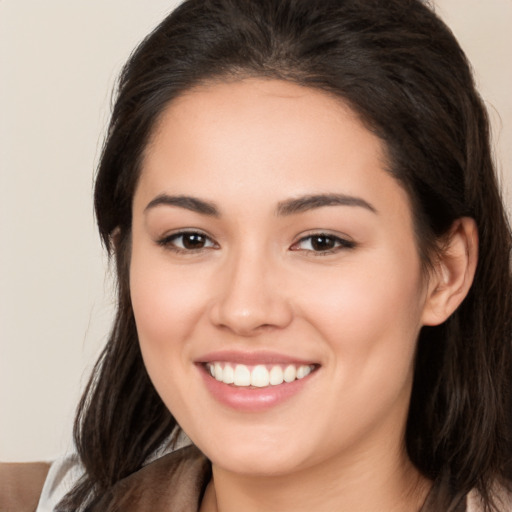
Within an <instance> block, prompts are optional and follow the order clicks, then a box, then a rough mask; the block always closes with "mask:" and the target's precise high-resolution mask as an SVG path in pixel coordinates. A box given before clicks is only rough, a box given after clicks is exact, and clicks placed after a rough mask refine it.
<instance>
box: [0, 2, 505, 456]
mask: <svg viewBox="0 0 512 512" xmlns="http://www.w3.org/2000/svg"><path fill="white" fill-rule="evenodd" d="M176 3H177V2H176V1H171V0H151V1H148V0H108V1H106V0H44V1H43V0H39V1H38V0H0V459H2V460H20V461H21V460H34V459H51V458H53V457H55V456H57V455H59V454H61V453H62V452H64V451H65V450H68V449H71V448H72V443H71V425H72V419H73V414H74V409H75V406H76V403H77V400H78V398H79V395H80V389H81V388H82V386H83V385H84V383H85V381H86V378H87V375H88V373H89V371H90V369H91V366H92V364H93V362H94V360H95V357H96V356H97V354H98V352H99V350H100V347H101V346H102V344H103V343H104V341H105V338H106V334H107V333H108V330H109V325H110V318H111V313H112V284H111V281H110V279H109V277H108V272H106V269H107V262H106V259H105V257H104V256H103V253H102V250H101V247H100V244H99V241H98V237H97V235H96V232H95V227H94V219H93V215H92V201H91V194H92V186H93V184H92V175H93V170H94V167H95V164H96V162H97V158H98V155H99V151H100V147H101V140H102V133H103V131H104V128H105V126H106V123H107V120H108V113H109V108H110V90H111V89H112V86H113V83H114V80H115V77H116V75H117V73H118V71H119V69H120V66H121V64H122V63H123V62H124V60H125V59H126V58H127V57H128V55H129V53H130V51H131V50H132V48H133V47H134V46H135V44H136V43H137V42H138V41H139V40H140V39H141V38H142V37H143V36H144V35H145V34H146V33H147V32H148V31H149V30H150V29H151V28H152V27H153V26H154V25H155V24H156V23H157V22H158V21H159V20H160V19H161V18H162V17H163V16H164V15H165V13H167V12H168V11H169V10H171V9H172V7H173V5H175V4H176ZM436 5H437V10H438V12H439V13H440V14H441V16H442V17H443V18H444V19H445V20H446V21H447V22H448V24H449V25H450V26H451V27H452V28H453V30H454V32H455V34H456V35H457V37H458V38H459V40H460V42H461V44H462V46H463V48H464V49H465V50H466V52H467V54H468V56H469V58H470V60H471V61H472V62H473V64H474V67H475V72H476V75H477V80H478V83H479V85H480V90H481V92H482V95H483V97H484V98H485V99H486V101H487V103H488V106H489V109H490V111H491V115H492V119H493V123H494V138H495V143H496V144H495V145H496V148H497V149H496V158H497V161H498V165H499V169H500V172H501V173H502V176H503V182H504V186H505V187H506V188H507V198H508V199H507V201H508V204H509V205H512V193H511V191H512V94H511V91H512V66H511V64H510V62H511V53H512V51H511V50H512V0H485V1H482V0H438V1H437V2H436ZM498 112H499V114H498Z"/></svg>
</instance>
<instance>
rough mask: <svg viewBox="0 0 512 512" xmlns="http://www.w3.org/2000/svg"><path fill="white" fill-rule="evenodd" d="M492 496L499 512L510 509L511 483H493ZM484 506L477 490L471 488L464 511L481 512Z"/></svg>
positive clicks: (511, 501)
mask: <svg viewBox="0 0 512 512" xmlns="http://www.w3.org/2000/svg"><path fill="white" fill-rule="evenodd" d="M492 498H493V500H494V503H495V505H496V507H497V509H496V510H497V511H499V512H510V511H512V483H511V482H507V484H506V485H504V484H497V483H496V484H494V485H493V487H492ZM483 511H484V506H483V504H482V499H481V497H480V494H479V493H478V491H476V490H475V489H473V490H472V491H471V492H470V493H469V494H468V497H467V509H466V512H483Z"/></svg>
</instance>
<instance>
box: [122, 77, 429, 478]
mask: <svg viewBox="0 0 512 512" xmlns="http://www.w3.org/2000/svg"><path fill="white" fill-rule="evenodd" d="M130 285H131V296H132V301H133V309H134V313H135V319H136V323H137V330H138V334H139V338H140V345H141V349H142V354H143V357H144V361H145V364H146V366H147V369H148V372H149V375H150V376H151V379H152V381H153V383H154V385H155V387H156V389H157V391H158V393H159V394H160V396H161V397H162V399H163V401H164V402H165V404H166V405H167V407H168V408H169V409H170V411H171V412H172V414H173V415H174V416H175V417H176V419H177V421H178V422H179V424H180V425H181V426H182V427H183V429H184V430H185V432H186V433H187V434H188V435H189V436H190V437H191V439H192V440H193V441H194V442H195V443H196V445H197V446H198V447H199V448H200V449H201V450H202V451H203V452H204V453H205V454H206V455H207V456H208V457H209V458H210V459H211V460H212V462H213V463H214V464H215V465H217V466H218V467H222V468H225V469H226V470H229V471H235V472H238V473H245V474H286V473H290V472H293V471H297V470H300V469H305V468H308V467H313V466H315V465H317V464H323V465H325V464H327V463H332V464H334V465H337V464H341V465H347V464H353V463H354V462H356V461H357V463H358V464H364V463H365V461H367V463H368V464H372V463H375V461H376V460H380V459H384V458H386V457H389V456H390V454H392V455H394V456H396V455H397V453H399V452H400V453H401V450H402V448H403V433H404V428H405V421H406V416H407V409H408V403H409V397H410V390H411V382H412V376H413V359H414V352H415V343H416V339H417V336H418V332H419V330H420V328H421V326H422V317H423V315H424V311H425V309H426V307H427V306H426V303H427V299H426V297H427V293H426V284H425V280H424V278H423V275H422V270H421V263H420V259H419V257H418V250H417V247H416V245H415V237H414V229H413V223H412V214H411V209H410V204H409V201H408V197H407V195H406V193H405V191H404V190H403V189H402V188H401V187H400V185H399V184H398V182H397V181H396V180H395V179H394V178H393V177H392V176H391V175H390V174H389V173H388V172H386V171H385V159H384V155H383V148H382V144H381V143H380V141H379V139H377V138H376V137H375V136H374V135H373V134H372V133H371V132H369V131H368V130H367V129H366V128H365V127H364V126H363V125H362V124H361V122H360V121H359V120H358V119H357V117H356V116H355V115H354V113H353V112H352V111H351V110H350V109H349V108H347V107H346V106H345V105H344V104H343V103H341V102H340V101H339V100H338V99H334V98H333V97H330V96H328V95H327V94H325V93H323V92H320V91H317V90H312V89H307V88H303V87H300V86H298V85H294V84H290V83H286V82H281V81H264V80H256V79H250V80H244V81H239V82H233V83H220V84H213V85H210V86H204V87H201V88H197V89H195V90H193V91H190V92H189V93H187V94H185V95H183V96H182V97H180V98H179V99H177V100H175V101H173V102H172V103H171V104H170V105H169V107H168V108H167V110H166V112H165V113H164V115H163V117H162V118H161V120H160V123H159V125H158V127H157V130H156V132H155V134H154V136H153V138H152V140H151V142H150V144H149V145H148V147H147V151H146V154H145V159H144V162H143V168H142V174H141V177H140V181H139V184H138V187H137V190H136V193H135V197H134V201H133V248H132V259H131V268H130ZM212 374H213V375H214V376H212ZM379 457H380V459H379Z"/></svg>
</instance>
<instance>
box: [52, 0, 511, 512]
mask: <svg viewBox="0 0 512 512" xmlns="http://www.w3.org/2000/svg"><path fill="white" fill-rule="evenodd" d="M95 206H96V214H97V218H98V224H99V229H100V233H101V236H102V238H103V241H104V243H105V245H106V246H107V248H108V249H109V251H111V253H112V254H113V255H114V256H115V260H116V265H117V273H118V280H119V289H118V294H119V305H118V312H117V316H116V320H115V325H114V328H113V331H112V334H111V337H110V340H109V342H108V344H107V346H106V348H105V350H104V352H103V354H102V357H101V359H100V361H99V362H98V364H97V367H96V369H95V372H94V375H93V377H92V378H91V381H90V383H89V386H88V388H87V389H86V392H85V394H84V397H83V399H82V402H81V405H80V409H79V413H78V417H77V421H76V432H75V437H76V443H77V447H78V451H79V454H80V458H81V461H82V463H83V465H84V468H85V475H84V477H83V479H82V481H81V482H80V483H79V485H77V486H76V488H75V489H74V490H73V491H72V492H71V493H70V494H69V495H68V496H67V497H66V498H65V500H64V501H63V502H62V504H61V510H77V509H83V510H201V511H215V510H218V511H226V510H244V511H251V510H280V511H286V510H291V509H292V508H293V510H326V511H328V510H329V511H330V510H350V511H352V512H357V511H365V512H368V511H373V510H380V511H382V510H393V511H411V510H421V511H422V512H425V511H441V510H442V511H444V510H450V511H452V510H453V511H455V510H457V511H458V510H480V509H482V510H484V509H487V510H492V509H493V507H494V510H509V509H510V506H511V505H510V502H507V482H508V480H509V478H510V476H511V464H510V462H511V420H512V419H511V410H512V409H511V407H510V398H509V392H508V390H509V387H510V367H511V345H510V342H511V320H510V318H511V316H510V310H511V307H510V296H511V294H510V291H511V276H510V261H509V254H510V249H511V236H510V228H509V225H508V223H507V220H506V215H505V213H504V209H503V205H502V202H501V199H500V196H499V192H498V188H497V185H496V179H495V175H494V172H493V165H492V161H491V156H490V148H489V140H488V123H487V117H486V114H485V111H484V108H483V106H482V103H481V100H480V98H479V96H478V94H477V93H476V92H475V88H474V84H473V81H472V77H471V73H470V70H469V66H468V63H467V61H466V59H465V57H464V55H463V53H462V51H461V49H460V48H459V46H458V45H457V43H456V41H455V39H454V38H453V35H452V34H451V33H450V32H449V30H448V29H447V28H446V26H445V25H444V24H443V23H442V22H441V21H440V20H439V19H438V18H437V17H436V16H435V15H434V14H433V13H432V12H431V11H430V10H429V9H428V8H427V7H426V6H425V5H424V4H422V3H421V2H420V1H417V0H393V1H387V2H383V1H380V0H379V1H377V0H372V1H368V0H366V1H364V2H363V1H359V0H346V1H342V0H322V1H321V2H311V1H310V0H307V1H306V0H211V1H205V0H189V1H186V2H184V3H183V4H182V5H181V6H180V7H179V8H178V9H177V10H176V11H175V12H174V13H172V14H171V15H170V16H169V17H168V18H166V19H165V20H164V21H163V22H162V24H161V25H160V26H159V27H158V28H157V29H156V30H155V31H154V32H153V33H152V34H151V35H150V36H148V38H147V39H146V40H145V41H144V42H143V43H142V44H141V45H140V46H139V48H138V49H137V50H136V52H135V53H134V54H133V56H132V57H131V59H130V61H129V62H128V64H127V65H126V67H125V69H124V71H123V73H122V76H121V79H120V84H119V92H118V98H117V101H116V104H115V107H114V112H113V116H112V121H111V125H110V130H109V133H108V136H107V140H106V143H105V146H104V150H103V155H102V159H101V163H100V167H99V172H98V176H97V182H96V192H95ZM178 425H179V427H178ZM180 429H183V431H184V432H185V433H186V434H187V435H188V436H189V437H190V439H191V440H192V442H193V445H192V446H189V447H187V448H184V449H180V450H177V451H175V452H173V453H170V454H167V455H165V456H163V457H159V458H157V460H156V461H155V462H153V463H150V464H147V462H148V459H154V458H155V455H154V454H155V451H156V452H157V453H159V450H161V449H162V446H166V443H168V442H169V438H170V439H171V440H170V444H171V446H172V445H173V443H174V440H175V439H176V437H177V435H178V432H179V431H180ZM170 436H171V437H170ZM143 466H145V467H144V468H143ZM141 468H143V469H141ZM507 507H508V508H507Z"/></svg>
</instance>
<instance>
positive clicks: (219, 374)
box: [215, 363, 222, 382]
mask: <svg viewBox="0 0 512 512" xmlns="http://www.w3.org/2000/svg"><path fill="white" fill-rule="evenodd" d="M215 378H216V379H217V380H219V381H221V382H222V366H221V365H220V363H215Z"/></svg>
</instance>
